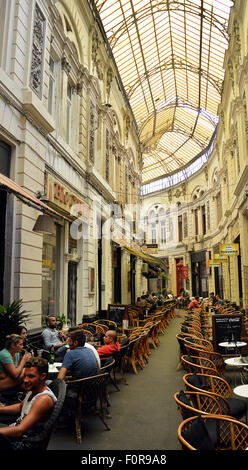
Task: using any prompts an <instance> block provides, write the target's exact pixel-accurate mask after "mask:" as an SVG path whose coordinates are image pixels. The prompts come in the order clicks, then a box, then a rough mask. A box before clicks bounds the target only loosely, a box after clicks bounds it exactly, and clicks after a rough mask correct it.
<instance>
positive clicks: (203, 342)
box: [185, 335, 214, 351]
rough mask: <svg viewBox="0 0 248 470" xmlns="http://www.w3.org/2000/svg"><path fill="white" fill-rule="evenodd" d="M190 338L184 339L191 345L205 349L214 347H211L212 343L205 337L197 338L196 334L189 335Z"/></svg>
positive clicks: (210, 349) (209, 349) (211, 349)
mask: <svg viewBox="0 0 248 470" xmlns="http://www.w3.org/2000/svg"><path fill="white" fill-rule="evenodd" d="M191 336H192V338H189V337H188V338H186V339H185V341H187V342H188V343H191V344H192V346H193V347H194V346H197V347H200V348H201V349H206V350H208V351H213V350H214V348H213V344H212V342H211V341H209V340H207V339H204V338H199V337H197V335H191Z"/></svg>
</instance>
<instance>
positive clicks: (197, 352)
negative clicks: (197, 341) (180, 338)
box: [184, 341, 225, 375]
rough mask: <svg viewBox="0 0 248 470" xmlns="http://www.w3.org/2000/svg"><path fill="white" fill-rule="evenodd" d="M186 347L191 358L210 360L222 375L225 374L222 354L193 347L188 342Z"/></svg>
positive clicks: (185, 344)
mask: <svg viewBox="0 0 248 470" xmlns="http://www.w3.org/2000/svg"><path fill="white" fill-rule="evenodd" d="M184 346H185V349H186V351H187V354H189V355H190V356H199V357H202V358H205V359H209V360H210V361H212V362H213V363H214V365H215V367H216V369H217V370H218V371H219V373H220V375H223V374H224V370H225V362H224V359H223V356H222V355H221V354H219V353H216V352H214V351H208V350H206V349H202V348H201V347H200V348H198V347H193V346H194V345H191V343H190V345H189V343H188V342H187V341H185V343H184Z"/></svg>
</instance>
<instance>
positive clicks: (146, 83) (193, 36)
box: [95, 0, 233, 184]
mask: <svg viewBox="0 0 248 470" xmlns="http://www.w3.org/2000/svg"><path fill="white" fill-rule="evenodd" d="M95 5H96V8H97V11H98V13H99V16H100V18H101V21H102V24H103V26H104V30H105V32H106V36H107V38H108V41H109V44H110V47H111V49H112V53H113V56H114V59H115V62H116V64H117V67H118V70H119V74H120V77H121V80H122V82H123V86H124V88H125V91H126V94H127V97H128V99H129V102H130V105H131V108H132V111H133V114H134V116H135V120H136V123H137V126H138V129H139V137H140V141H141V143H142V145H143V174H142V179H143V184H144V183H147V182H149V181H153V180H156V179H157V178H160V177H161V176H162V175H165V174H172V173H173V172H176V171H178V170H180V168H182V167H185V165H187V164H188V163H190V161H191V160H192V159H193V158H195V157H196V155H197V154H198V153H200V152H201V151H202V150H203V149H204V148H206V147H207V145H208V144H209V142H210V140H211V137H212V135H213V132H214V131H215V128H216V126H217V123H218V106H219V103H220V100H221V90H222V82H223V78H224V70H223V60H224V54H225V50H226V49H227V47H228V41H229V33H228V21H229V14H230V9H231V7H232V5H233V1H231V0H191V1H188V0H176V1H173V0H95Z"/></svg>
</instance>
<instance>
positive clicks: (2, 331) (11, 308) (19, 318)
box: [0, 299, 29, 349]
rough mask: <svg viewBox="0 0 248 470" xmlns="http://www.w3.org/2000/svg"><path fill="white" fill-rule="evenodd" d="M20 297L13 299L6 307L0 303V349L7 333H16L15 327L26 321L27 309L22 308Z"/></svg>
mask: <svg viewBox="0 0 248 470" xmlns="http://www.w3.org/2000/svg"><path fill="white" fill-rule="evenodd" d="M22 302H23V301H22V299H20V300H14V301H13V302H12V303H9V304H8V305H7V306H6V307H5V306H4V305H0V349H3V348H4V345H5V338H6V336H7V335H11V334H12V333H17V328H18V327H19V326H21V325H25V324H26V322H27V321H28V316H29V315H28V313H29V312H28V311H27V310H23V303H22Z"/></svg>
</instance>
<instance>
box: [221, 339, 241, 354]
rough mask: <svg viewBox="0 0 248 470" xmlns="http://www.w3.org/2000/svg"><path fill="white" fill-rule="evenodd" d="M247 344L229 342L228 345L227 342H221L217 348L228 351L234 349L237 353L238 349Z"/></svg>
mask: <svg viewBox="0 0 248 470" xmlns="http://www.w3.org/2000/svg"><path fill="white" fill-rule="evenodd" d="M246 345H247V343H246V342H245V341H236V342H235V341H231V342H230V343H229V342H228V341H223V342H222V343H219V346H221V347H222V348H225V349H226V350H228V349H229V348H235V349H236V351H237V353H238V349H239V348H243V346H246Z"/></svg>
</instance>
